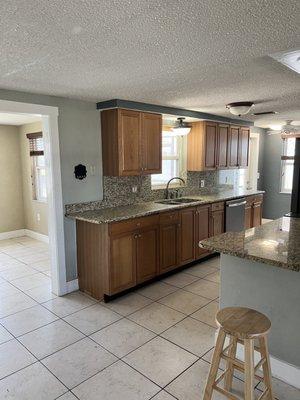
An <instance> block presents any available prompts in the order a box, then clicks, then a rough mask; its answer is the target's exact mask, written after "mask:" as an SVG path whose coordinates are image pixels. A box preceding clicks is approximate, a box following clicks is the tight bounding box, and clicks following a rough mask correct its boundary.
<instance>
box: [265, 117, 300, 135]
mask: <svg viewBox="0 0 300 400" xmlns="http://www.w3.org/2000/svg"><path fill="white" fill-rule="evenodd" d="M292 123H293V121H292V120H288V121H286V124H285V125H283V126H279V127H278V129H270V130H269V131H268V135H281V137H282V139H286V138H300V125H292Z"/></svg>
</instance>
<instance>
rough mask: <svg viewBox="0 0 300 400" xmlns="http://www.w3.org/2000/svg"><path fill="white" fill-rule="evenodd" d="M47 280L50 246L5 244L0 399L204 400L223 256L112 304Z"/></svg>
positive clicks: (281, 387)
mask: <svg viewBox="0 0 300 400" xmlns="http://www.w3.org/2000/svg"><path fill="white" fill-rule="evenodd" d="M49 276H50V265H49V254H48V248H47V245H46V244H44V243H41V242H38V241H36V240H33V239H30V238H27V237H23V238H18V239H10V240H4V241H1V242H0V399H1V400H2V399H3V400H4V399H5V400H33V399H38V400H54V399H60V400H72V399H73V400H74V399H80V400H94V399H97V400H117V399H123V400H148V399H153V400H172V399H173V400H174V399H178V400H196V399H197V400H200V399H201V396H202V393H203V389H204V385H205V380H206V376H207V373H208V368H209V362H210V358H211V353H212V348H213V345H214V336H215V322H214V315H215V313H216V311H217V309H218V286H219V258H217V257H215V258H213V259H210V260H208V261H205V262H203V263H201V264H198V265H194V266H192V267H190V268H188V269H186V270H184V271H183V272H178V273H177V274H175V275H172V276H169V277H167V278H165V279H163V280H161V281H159V282H156V283H153V284H151V285H148V286H145V287H144V288H142V289H139V290H137V291H135V292H132V293H130V294H127V295H126V296H123V297H120V298H119V299H116V300H114V301H112V302H110V303H107V304H104V303H102V302H101V303H99V302H96V301H94V300H93V299H91V298H89V297H87V296H85V295H83V294H81V293H79V292H76V293H72V294H70V295H68V296H64V297H60V298H58V297H56V296H54V295H53V294H51V289H50V277H49ZM240 379H241V376H240V375H237V377H236V379H235V382H234V386H235V388H236V390H237V391H239V390H240V389H241V388H242V384H243V382H242V381H241V380H240ZM274 387H275V393H276V397H277V399H280V400H296V399H299V397H300V391H298V390H296V389H294V388H292V387H290V386H288V385H286V384H284V383H282V382H280V381H278V380H276V379H274ZM259 389H260V386H258V388H257V395H259V394H261V392H260V391H259ZM214 399H215V400H219V399H223V397H222V396H221V395H220V396H215V397H214Z"/></svg>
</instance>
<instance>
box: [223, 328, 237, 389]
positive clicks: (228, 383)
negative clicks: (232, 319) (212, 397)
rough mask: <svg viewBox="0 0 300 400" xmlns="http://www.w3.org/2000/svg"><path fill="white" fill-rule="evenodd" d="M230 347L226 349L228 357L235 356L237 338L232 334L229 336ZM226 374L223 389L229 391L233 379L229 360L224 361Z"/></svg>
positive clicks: (231, 365) (232, 368) (232, 370)
mask: <svg viewBox="0 0 300 400" xmlns="http://www.w3.org/2000/svg"><path fill="white" fill-rule="evenodd" d="M230 344H231V347H230V349H229V351H228V356H229V357H230V358H235V356H236V347H237V339H236V338H235V337H234V336H231V337H230ZM226 371H227V373H226V375H225V379H224V389H225V390H228V391H230V390H231V388H232V380H233V372H234V367H233V364H232V362H231V361H227V362H226Z"/></svg>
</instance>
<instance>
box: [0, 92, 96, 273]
mask: <svg viewBox="0 0 300 400" xmlns="http://www.w3.org/2000/svg"><path fill="white" fill-rule="evenodd" d="M0 99H1V100H11V101H20V102H25V103H35V104H42V105H48V106H55V107H58V109H59V117H58V127H59V140H60V155H61V171H62V190H63V202H64V204H67V203H75V202H85V201H94V200H100V199H101V198H102V158H101V147H100V146H101V145H100V143H101V141H100V116H99V111H97V110H96V105H95V103H90V102H83V101H77V100H69V99H65V98H61V97H54V96H53V97H52V96H43V95H37V94H29V93H23V92H15V91H7V90H0ZM78 163H83V164H86V165H87V166H90V165H95V167H96V173H95V175H94V176H88V178H87V179H85V180H83V181H77V180H76V179H75V178H74V174H73V170H74V165H76V164H78ZM64 227H65V245H66V268H67V280H68V281H69V280H72V279H75V278H76V276H77V270H76V242H75V224H74V222H73V221H71V220H69V219H65V224H64Z"/></svg>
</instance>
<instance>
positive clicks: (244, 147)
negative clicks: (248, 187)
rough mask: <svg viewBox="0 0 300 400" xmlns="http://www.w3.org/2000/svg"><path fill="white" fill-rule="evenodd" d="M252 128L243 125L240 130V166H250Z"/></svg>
mask: <svg viewBox="0 0 300 400" xmlns="http://www.w3.org/2000/svg"><path fill="white" fill-rule="evenodd" d="M249 138H250V129H249V128H248V127H241V129H240V132H239V151H238V153H239V159H238V164H239V167H248V154H249Z"/></svg>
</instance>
